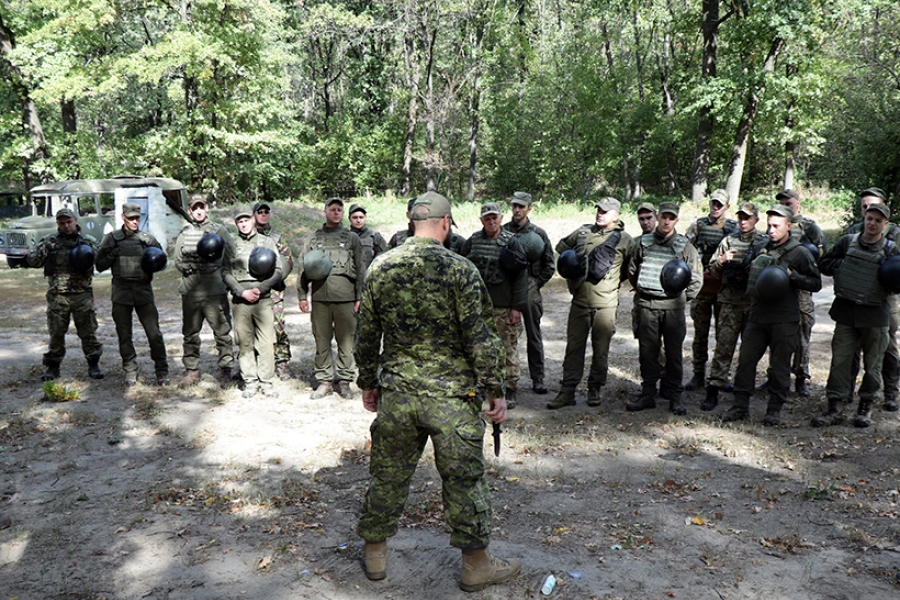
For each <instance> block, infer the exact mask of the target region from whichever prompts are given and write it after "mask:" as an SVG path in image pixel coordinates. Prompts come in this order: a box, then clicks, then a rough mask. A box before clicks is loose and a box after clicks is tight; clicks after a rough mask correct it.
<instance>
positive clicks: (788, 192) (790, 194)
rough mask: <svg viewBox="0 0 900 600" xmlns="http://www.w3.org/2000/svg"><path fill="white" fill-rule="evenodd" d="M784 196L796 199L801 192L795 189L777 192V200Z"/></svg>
mask: <svg viewBox="0 0 900 600" xmlns="http://www.w3.org/2000/svg"><path fill="white" fill-rule="evenodd" d="M782 198H793V199H794V200H799V199H800V194H798V193H797V192H795V191H794V190H781V191H780V192H778V193H777V194H775V199H776V200H781V199H782Z"/></svg>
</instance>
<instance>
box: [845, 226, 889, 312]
mask: <svg viewBox="0 0 900 600" xmlns="http://www.w3.org/2000/svg"><path fill="white" fill-rule="evenodd" d="M891 245H893V244H892V242H889V241H887V240H884V243H883V244H882V245H881V248H880V249H878V250H877V251H875V252H873V251H871V250H866V249H865V248H863V247H862V246H861V245H860V243H859V234H856V235H854V236H853V239H852V240H851V241H850V246H849V247H848V248H847V253H846V254H845V255H844V260H843V262H842V263H841V266H840V267H838V269H837V270H836V271H835V273H834V295H835V296H837V297H838V298H843V299H844V300H849V301H851V302H855V303H856V304H862V305H863V306H881V304H882V303H883V302H884V301H885V300H886V299H887V296H888V294H887V292H886V291H885V289H884V288H883V287H881V284H880V283H879V282H878V267H880V266H881V263H882V262H883V261H884V259H885V258H886V257H887V250H888V248H890V246H891Z"/></svg>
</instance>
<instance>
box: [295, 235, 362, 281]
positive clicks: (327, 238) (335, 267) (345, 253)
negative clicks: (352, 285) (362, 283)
mask: <svg viewBox="0 0 900 600" xmlns="http://www.w3.org/2000/svg"><path fill="white" fill-rule="evenodd" d="M351 235H354V234H353V233H352V232H351V231H350V230H349V229H345V228H343V227H342V228H341V229H340V233H331V234H326V233H324V231H323V230H321V229H320V230H318V231H317V232H316V235H315V238H314V239H313V242H312V244H310V246H309V248H307V251H309V250H321V251H322V252H324V253H325V254H326V255H327V256H328V258H330V259H331V263H332V266H331V272H330V273H329V274H328V276H329V277H331V276H332V275H345V276H347V277H349V278H350V279H356V278H357V276H358V274H357V272H356V261H354V260H353V251H352V250H350V236H351Z"/></svg>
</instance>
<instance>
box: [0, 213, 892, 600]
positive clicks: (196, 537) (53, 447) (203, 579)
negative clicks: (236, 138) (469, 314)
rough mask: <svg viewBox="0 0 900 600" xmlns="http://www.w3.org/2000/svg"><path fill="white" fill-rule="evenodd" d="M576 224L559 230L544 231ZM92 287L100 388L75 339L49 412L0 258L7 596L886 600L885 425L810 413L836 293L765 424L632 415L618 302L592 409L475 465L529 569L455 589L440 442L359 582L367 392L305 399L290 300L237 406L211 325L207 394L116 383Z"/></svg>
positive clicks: (38, 291) (303, 331)
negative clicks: (782, 401)
mask: <svg viewBox="0 0 900 600" xmlns="http://www.w3.org/2000/svg"><path fill="white" fill-rule="evenodd" d="M573 225H574V224H572V223H558V224H554V226H555V227H556V228H557V229H558V232H556V235H554V233H551V237H552V238H553V239H558V238H559V237H561V235H562V234H564V233H566V232H567V231H568V230H571V229H573V228H574V227H573ZM176 281H177V280H176V274H175V273H174V271H172V270H169V271H166V272H165V273H164V274H163V275H162V276H161V277H158V279H157V282H156V289H157V297H158V302H159V305H160V307H161V313H162V316H161V319H162V326H163V329H164V333H165V336H166V341H167V346H168V349H169V354H170V365H171V369H172V372H173V375H174V374H177V373H179V372H180V371H181V364H180V360H179V357H180V354H181V335H180V301H179V298H178V296H177V293H176V292H175V288H176ZM829 284H830V282H829ZM96 288H97V289H96V298H97V308H98V315H99V318H100V322H101V326H100V335H101V339H102V341H103V343H104V347H105V354H104V357H103V360H102V366H103V367H104V369H105V370H106V373H107V377H106V379H104V380H102V381H93V380H89V379H87V378H86V365H85V362H84V360H83V357H82V355H81V352H80V348H79V345H78V340H77V337H75V336H74V335H70V336H69V356H68V358H67V359H66V361H65V362H64V363H63V367H62V370H63V378H62V379H61V380H60V383H62V384H64V385H66V386H68V387H71V388H74V389H77V390H78V391H79V393H80V396H81V399H80V400H78V401H75V402H67V403H51V402H47V401H44V400H43V396H44V394H43V392H42V391H41V387H40V381H39V379H38V375H39V374H40V372H41V369H40V361H41V354H42V353H43V352H44V351H45V345H46V333H45V321H44V310H45V303H44V300H43V291H42V290H43V289H44V283H43V280H42V277H41V274H40V273H39V272H38V271H34V270H29V271H24V270H9V269H5V268H4V269H0V289H3V290H4V292H3V293H2V295H0V361H2V362H0V364H2V370H0V388H2V390H3V392H2V396H0V514H5V515H7V516H9V517H10V518H11V520H12V526H11V527H9V528H7V529H4V530H0V596H2V597H3V598H20V599H26V598H27V599H31V598H91V599H100V598H109V599H112V598H153V599H157V598H159V599H162V598H170V599H174V598H198V599H200V598H210V599H212V598H217V599H218V598H273V599H279V598H327V599H343V598H376V597H378V598H394V599H398V600H402V599H420V598H425V597H431V598H441V599H442V598H462V597H469V598H523V597H524V598H537V597H539V596H540V592H539V589H540V586H541V582H542V581H543V580H544V578H545V577H546V576H547V575H548V574H551V573H552V574H554V575H555V576H556V578H557V579H558V580H559V583H558V584H557V587H556V590H555V591H554V592H553V594H552V596H553V597H557V598H603V599H614V598H623V599H624V598H629V599H632V598H685V599H695V598H696V599H705V598H710V599H717V598H719V599H722V598H729V599H751V598H752V599H756V598H769V599H776V598H777V599H780V598H784V599H788V598H789V599H807V598H808V599H837V598H848V599H849V598H853V599H879V600H881V599H885V598H892V597H900V579H898V577H900V576H898V571H900V524H898V515H900V509H898V495H900V492H898V486H900V483H898V473H900V464H898V453H900V428H898V425H900V417H898V415H897V413H885V412H882V411H881V410H876V411H875V413H874V425H873V427H871V428H869V429H866V430H858V429H854V428H852V427H834V428H825V429H822V430H814V429H811V428H810V427H809V426H808V422H809V418H810V417H811V416H812V415H813V414H815V413H816V412H818V411H819V410H821V408H822V406H823V403H824V382H825V379H826V377H827V371H828V363H829V354H828V343H829V340H830V335H831V321H830V319H829V318H828V316H827V310H828V306H829V304H830V302H831V295H830V285H829V286H828V288H827V289H825V290H823V292H821V293H819V294H817V295H816V302H817V320H818V323H817V325H816V328H815V331H814V341H813V343H814V356H813V381H812V392H813V397H812V398H811V399H808V400H801V399H798V398H796V397H792V398H791V401H790V403H789V404H788V405H787V406H786V407H785V408H786V410H785V413H786V414H785V418H784V423H783V424H782V425H781V426H779V427H776V428H763V427H762V426H761V425H760V419H761V417H762V414H763V412H764V406H763V403H762V402H760V401H757V402H756V403H755V404H754V406H753V420H752V421H750V422H747V423H745V424H741V425H737V426H722V425H721V424H719V423H717V422H716V421H715V419H714V418H713V417H714V414H715V413H713V414H709V413H703V412H701V411H700V410H699V408H698V406H699V403H700V401H701V400H702V394H701V393H700V392H696V393H689V394H687V400H688V407H689V414H688V415H687V416H686V417H677V418H676V417H673V416H672V415H670V414H669V413H668V411H667V410H666V409H665V403H664V402H662V401H661V403H660V408H658V409H656V410H651V411H644V412H641V413H627V412H626V411H625V410H624V404H625V403H626V402H627V401H628V400H629V399H630V398H631V397H632V395H633V394H634V393H635V392H637V391H638V388H639V385H638V384H639V378H638V367H637V344H636V341H635V340H634V339H633V338H632V337H631V334H630V308H631V294H630V293H628V292H623V295H622V304H621V306H620V310H619V332H618V333H617V335H616V337H615V339H614V341H613V346H612V349H611V355H612V356H611V361H610V365H611V366H610V369H611V373H610V384H609V385H608V386H607V389H606V390H605V391H604V399H605V403H604V405H603V406H602V407H600V408H599V409H590V408H588V407H587V406H586V405H585V404H584V400H585V395H584V391H583V390H582V391H581V392H580V393H579V396H578V405H577V406H576V407H572V408H569V409H563V410H559V411H553V412H551V411H548V410H546V409H545V408H544V404H545V403H546V402H547V401H548V400H549V399H551V398H552V397H553V396H552V392H551V395H549V396H537V395H535V394H532V393H531V392H530V391H524V392H521V393H520V404H519V408H517V409H516V410H515V411H513V412H512V416H511V419H510V421H509V422H508V423H507V424H505V425H504V429H505V433H504V438H503V448H502V452H501V455H500V457H499V458H495V457H493V456H490V457H489V459H488V463H489V473H488V479H489V481H490V485H491V489H492V491H493V495H494V511H495V532H494V543H493V544H492V550H494V552H495V553H497V554H500V555H505V556H513V557H517V558H519V559H521V560H522V562H523V564H524V567H523V572H522V575H521V576H520V577H519V578H518V579H516V580H515V581H513V582H511V583H510V584H508V585H503V586H497V587H493V588H488V589H487V590H485V591H484V592H476V593H473V594H465V593H463V592H461V591H460V590H459V589H458V587H457V582H458V578H459V568H460V558H459V552H458V551H457V550H455V549H453V548H450V547H449V545H448V541H449V535H448V533H447V531H446V530H445V527H444V524H443V519H442V516H441V512H440V479H439V477H438V476H437V474H436V472H435V470H434V467H433V462H432V460H431V453H430V452H431V451H430V446H429V448H428V450H427V451H426V455H425V457H424V458H423V460H422V462H421V463H420V467H419V471H418V473H417V474H416V476H415V478H414V481H413V485H412V492H411V495H410V499H409V502H408V504H407V512H406V515H405V516H404V519H403V526H402V528H401V529H400V532H399V533H398V535H397V536H396V537H394V538H392V539H391V540H390V548H391V551H390V556H389V564H388V569H389V571H388V577H387V579H385V580H384V581H382V582H377V583H376V582H369V581H368V580H367V579H366V578H365V576H364V574H363V572H362V569H361V567H360V563H359V560H360V556H361V542H360V541H359V539H358V538H357V537H356V536H355V534H354V528H355V524H356V518H357V513H358V510H359V507H360V503H361V499H362V496H363V494H364V493H365V488H366V484H367V481H368V471H367V466H368V426H369V424H370V422H371V420H372V415H371V414H370V413H367V412H365V411H364V410H363V408H362V403H361V400H360V399H359V398H358V397H357V398H356V399H354V400H342V399H340V398H338V397H337V396H333V397H330V398H326V399H324V400H318V401H312V400H310V399H309V393H310V391H311V388H310V387H309V385H308V384H307V382H306V380H308V379H309V378H310V376H311V374H312V354H313V343H312V337H311V335H310V331H309V319H308V316H306V315H302V314H300V313H299V311H298V310H297V307H296V297H295V296H294V295H293V294H294V293H293V292H291V295H290V296H289V302H288V305H287V306H288V312H287V316H288V326H289V333H290V336H291V339H292V342H293V352H294V358H293V361H292V364H291V368H292V371H293V373H294V375H295V376H296V378H295V379H294V380H292V381H288V382H279V383H277V384H276V385H277V390H278V392H279V393H280V398H278V399H266V400H253V401H248V400H244V399H242V398H241V397H240V394H239V392H236V391H234V390H226V391H223V390H220V389H219V388H218V386H217V385H216V384H215V382H214V381H213V379H212V376H211V373H212V372H213V371H214V366H215V358H214V356H213V353H212V352H213V345H212V336H211V333H210V332H209V331H208V329H205V330H204V335H203V342H204V347H203V359H202V369H203V370H205V371H206V374H205V375H204V379H203V381H202V382H201V383H200V384H198V385H194V386H191V387H187V388H179V387H178V386H172V387H170V388H168V389H160V388H158V387H155V386H153V385H150V384H149V383H147V384H141V385H138V386H137V387H136V388H132V389H130V390H127V391H126V390H125V388H124V387H123V378H122V372H121V368H120V363H119V359H118V352H117V344H116V340H115V331H114V327H113V324H112V319H111V317H110V304H109V278H108V277H101V278H98V279H97V281H96ZM545 291H546V293H545V300H544V303H545V307H546V314H545V317H544V332H545V338H546V353H547V368H548V371H549V375H550V376H549V377H548V383H551V387H558V380H559V375H560V370H561V362H562V356H563V352H564V346H565V321H566V312H567V310H568V294H567V293H566V291H565V287H564V285H563V282H562V281H561V280H559V279H558V278H557V279H554V280H553V281H552V282H551V284H550V285H549V286H548V287H547V289H546V290H545ZM137 330H138V333H137V335H136V342H137V346H138V348H139V355H140V361H141V365H142V370H143V374H145V375H147V376H149V375H150V374H151V373H152V365H151V363H150V361H149V357H148V351H147V346H146V339H145V338H144V337H143V333H142V332H140V328H139V327H137ZM690 339H691V332H690V330H689V332H688V339H687V341H686V342H685V359H686V363H687V362H688V361H689V353H690ZM520 356H521V357H522V360H523V369H524V371H525V373H524V375H525V377H523V380H522V382H521V384H520V389H522V390H530V383H531V382H530V380H529V379H527V368H524V356H525V352H524V339H523V341H522V345H521V349H520ZM688 371H689V369H688ZM761 378H762V376H761V374H760V379H761ZM723 397H724V400H725V406H726V407H727V401H728V400H729V399H730V396H729V395H727V394H725V395H723ZM487 442H488V445H487V447H490V446H489V444H490V440H489V439H488V440H487Z"/></svg>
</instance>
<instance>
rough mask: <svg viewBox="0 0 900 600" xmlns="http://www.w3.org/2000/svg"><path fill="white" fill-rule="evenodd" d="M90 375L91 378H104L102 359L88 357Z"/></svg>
mask: <svg viewBox="0 0 900 600" xmlns="http://www.w3.org/2000/svg"><path fill="white" fill-rule="evenodd" d="M88 377H90V378H91V379H103V371H101V370H100V359H99V358H89V359H88Z"/></svg>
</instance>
